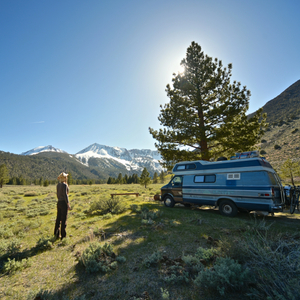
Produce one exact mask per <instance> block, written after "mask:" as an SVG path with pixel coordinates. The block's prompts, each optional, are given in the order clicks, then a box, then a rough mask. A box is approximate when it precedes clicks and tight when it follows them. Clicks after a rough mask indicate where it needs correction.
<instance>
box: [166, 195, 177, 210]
mask: <svg viewBox="0 0 300 300" xmlns="http://www.w3.org/2000/svg"><path fill="white" fill-rule="evenodd" d="M164 204H165V206H166V207H170V208H172V207H174V205H175V201H174V199H173V197H171V196H166V197H165V198H164Z"/></svg>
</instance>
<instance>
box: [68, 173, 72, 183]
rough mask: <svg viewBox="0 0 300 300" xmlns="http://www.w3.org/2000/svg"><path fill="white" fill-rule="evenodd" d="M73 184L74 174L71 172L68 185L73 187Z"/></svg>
mask: <svg viewBox="0 0 300 300" xmlns="http://www.w3.org/2000/svg"><path fill="white" fill-rule="evenodd" d="M71 184H73V177H72V174H71V172H69V173H68V185H71Z"/></svg>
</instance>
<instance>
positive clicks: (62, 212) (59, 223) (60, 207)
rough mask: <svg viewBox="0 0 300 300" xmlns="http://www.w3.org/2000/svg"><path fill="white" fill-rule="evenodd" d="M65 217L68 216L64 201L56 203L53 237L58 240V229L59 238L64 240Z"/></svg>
mask: <svg viewBox="0 0 300 300" xmlns="http://www.w3.org/2000/svg"><path fill="white" fill-rule="evenodd" d="M67 216H68V205H67V203H66V202H65V201H58V202H57V216H56V222H55V228H54V235H55V236H56V237H57V238H59V227H60V233H61V238H62V239H63V238H65V237H66V235H67V233H66V227H67Z"/></svg>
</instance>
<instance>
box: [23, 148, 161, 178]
mask: <svg viewBox="0 0 300 300" xmlns="http://www.w3.org/2000/svg"><path fill="white" fill-rule="evenodd" d="M41 152H56V153H67V152H66V151H63V150H61V149H58V148H54V147H52V146H41V147H36V148H34V149H32V150H29V151H27V152H23V153H22V154H21V155H35V154H38V153H41ZM71 157H73V158H74V159H76V161H77V162H78V161H79V162H81V163H82V164H83V165H85V166H86V167H88V168H89V169H90V170H91V171H92V170H96V172H95V173H98V174H99V173H100V174H102V175H107V176H113V177H116V176H117V175H118V174H119V173H122V174H134V173H137V174H139V175H140V174H141V173H142V171H143V169H144V168H145V167H146V168H147V170H148V171H149V173H150V175H151V176H153V174H154V172H157V173H158V174H159V173H160V172H161V171H162V170H163V168H162V167H161V165H160V163H159V160H160V159H161V156H160V154H159V153H158V151H152V150H149V149H142V150H139V149H132V150H127V149H126V148H119V147H110V146H105V145H100V144H97V143H94V144H92V145H90V146H88V147H86V148H85V149H83V150H81V151H79V152H77V153H76V154H75V155H72V156H71ZM93 172H94V171H93Z"/></svg>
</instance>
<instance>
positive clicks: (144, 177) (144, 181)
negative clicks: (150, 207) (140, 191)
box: [140, 168, 151, 188]
mask: <svg viewBox="0 0 300 300" xmlns="http://www.w3.org/2000/svg"><path fill="white" fill-rule="evenodd" d="M149 175H150V174H149V172H148V171H147V168H144V170H143V172H142V174H141V177H140V184H141V185H144V186H145V188H146V187H147V185H148V184H149V183H150V182H151V178H150V176H149Z"/></svg>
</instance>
